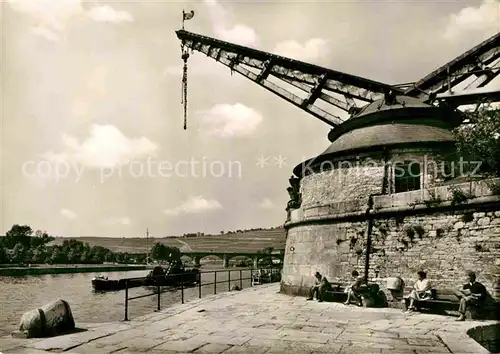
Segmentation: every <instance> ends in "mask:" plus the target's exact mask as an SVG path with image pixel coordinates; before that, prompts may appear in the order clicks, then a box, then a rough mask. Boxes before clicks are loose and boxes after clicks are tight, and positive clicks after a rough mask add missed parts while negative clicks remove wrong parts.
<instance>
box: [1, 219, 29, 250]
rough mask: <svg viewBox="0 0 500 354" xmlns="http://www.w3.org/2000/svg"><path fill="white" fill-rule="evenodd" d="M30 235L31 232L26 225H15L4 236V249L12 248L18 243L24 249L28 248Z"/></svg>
mask: <svg viewBox="0 0 500 354" xmlns="http://www.w3.org/2000/svg"><path fill="white" fill-rule="evenodd" d="M32 234H33V230H32V229H31V227H29V226H28V225H18V224H15V225H14V226H12V228H11V229H10V230H9V231H7V233H6V234H5V240H4V244H5V247H7V248H13V247H15V246H16V244H18V243H20V244H21V245H22V246H23V247H24V248H29V247H30V241H31V235H32Z"/></svg>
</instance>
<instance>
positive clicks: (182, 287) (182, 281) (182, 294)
mask: <svg viewBox="0 0 500 354" xmlns="http://www.w3.org/2000/svg"><path fill="white" fill-rule="evenodd" d="M181 303H182V304H184V276H183V274H182V273H181Z"/></svg>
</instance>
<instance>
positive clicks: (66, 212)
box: [60, 209, 76, 220]
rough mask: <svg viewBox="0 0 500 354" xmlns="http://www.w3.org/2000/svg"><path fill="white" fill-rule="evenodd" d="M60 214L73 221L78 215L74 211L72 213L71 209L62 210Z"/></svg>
mask: <svg viewBox="0 0 500 354" xmlns="http://www.w3.org/2000/svg"><path fill="white" fill-rule="evenodd" d="M60 213H61V215H62V216H64V217H65V218H66V219H70V220H73V219H75V218H76V214H75V212H74V211H71V210H69V209H61V210H60Z"/></svg>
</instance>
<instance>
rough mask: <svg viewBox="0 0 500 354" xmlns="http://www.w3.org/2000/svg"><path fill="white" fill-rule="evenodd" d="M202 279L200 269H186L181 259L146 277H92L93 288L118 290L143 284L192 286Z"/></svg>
mask: <svg viewBox="0 0 500 354" xmlns="http://www.w3.org/2000/svg"><path fill="white" fill-rule="evenodd" d="M200 281H201V273H200V271H199V270H198V269H196V268H193V269H186V268H185V267H184V264H183V263H182V262H180V261H178V262H173V263H170V265H169V267H168V268H167V269H166V270H165V269H163V267H161V266H157V267H155V268H154V269H153V270H152V271H151V272H149V274H148V275H147V276H146V277H143V278H133V279H108V278H107V277H104V276H97V277H95V278H94V279H92V288H93V289H94V290H95V291H118V290H124V289H125V288H126V287H127V288H137V287H141V286H180V285H181V284H182V285H183V286H190V285H194V284H198V283H199V282H200Z"/></svg>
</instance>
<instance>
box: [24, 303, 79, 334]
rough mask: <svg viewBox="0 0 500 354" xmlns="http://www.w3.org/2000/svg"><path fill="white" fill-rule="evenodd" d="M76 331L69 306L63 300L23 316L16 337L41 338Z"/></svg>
mask: <svg viewBox="0 0 500 354" xmlns="http://www.w3.org/2000/svg"><path fill="white" fill-rule="evenodd" d="M74 329H75V320H74V319H73V314H72V313H71V308H70V306H69V304H68V303H67V302H66V301H65V300H62V299H58V300H55V301H52V302H51V303H49V304H47V305H45V306H43V307H41V308H38V309H34V310H31V311H28V312H26V313H24V314H23V316H22V317H21V321H20V324H19V332H16V334H15V335H16V336H25V337H26V338H34V337H35V338H37V337H38V338H40V337H48V336H56V335H60V334H63V333H68V332H70V331H72V330H74Z"/></svg>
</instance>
